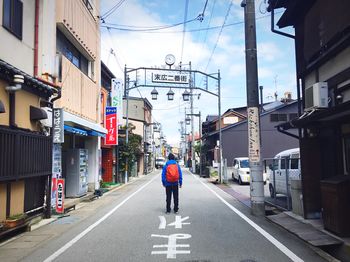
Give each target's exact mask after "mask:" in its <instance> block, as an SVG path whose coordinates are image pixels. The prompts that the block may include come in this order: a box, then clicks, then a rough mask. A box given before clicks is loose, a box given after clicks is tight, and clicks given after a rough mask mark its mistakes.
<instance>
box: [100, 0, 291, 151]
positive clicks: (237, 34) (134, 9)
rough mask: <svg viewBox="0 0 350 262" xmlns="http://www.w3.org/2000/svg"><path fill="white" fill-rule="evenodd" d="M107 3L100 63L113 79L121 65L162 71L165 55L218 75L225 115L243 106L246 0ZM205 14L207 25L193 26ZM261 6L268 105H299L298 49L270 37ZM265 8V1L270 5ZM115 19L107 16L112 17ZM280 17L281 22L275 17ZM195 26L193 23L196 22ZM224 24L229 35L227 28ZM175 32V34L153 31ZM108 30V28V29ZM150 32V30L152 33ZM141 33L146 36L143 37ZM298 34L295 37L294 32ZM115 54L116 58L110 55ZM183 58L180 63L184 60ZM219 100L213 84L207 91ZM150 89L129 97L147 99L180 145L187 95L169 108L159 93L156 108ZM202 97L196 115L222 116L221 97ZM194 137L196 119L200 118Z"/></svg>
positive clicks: (262, 73) (261, 63)
mask: <svg viewBox="0 0 350 262" xmlns="http://www.w3.org/2000/svg"><path fill="white" fill-rule="evenodd" d="M187 2H188V7H187V19H186V21H190V22H188V23H186V26H185V27H186V28H185V31H186V32H185V33H183V30H184V25H183V22H184V21H185V13H186V11H185V10H186V0H124V1H123V0H117V1H112V0H102V1H101V14H102V18H104V21H105V23H102V24H101V25H102V27H101V58H102V60H103V62H104V63H105V64H106V65H107V66H108V67H109V69H110V70H111V71H112V72H113V73H114V74H115V75H116V77H118V78H121V79H123V77H124V72H123V70H124V65H127V67H128V68H138V67H155V66H157V67H161V66H163V65H164V64H165V62H164V58H165V56H166V55H167V54H173V55H174V56H175V57H176V63H175V65H177V64H178V63H179V62H180V61H182V63H183V64H188V63H189V62H190V61H191V64H192V69H193V70H199V71H202V72H205V73H207V74H211V73H217V72H218V70H220V73H221V79H222V80H221V93H222V105H221V108H222V109H221V112H222V113H223V112H225V111H226V110H227V109H229V108H234V107H240V106H246V80H245V53H244V46H245V42H244V24H243V20H244V13H243V8H241V7H240V2H241V0H233V1H232V3H231V2H230V1H229V0H208V1H206V0H187ZM206 2H207V6H206V8H205V12H204V17H203V21H202V22H200V21H199V20H195V18H196V17H198V15H199V14H201V13H202V12H203V10H204V7H205V4H206ZM264 2H265V1H264V0H258V1H255V5H256V18H257V21H256V25H257V45H258V47H257V48H258V72H259V85H262V86H264V95H263V98H264V102H268V101H274V93H275V92H277V94H278V97H279V98H281V97H283V96H284V92H286V91H288V92H292V97H293V98H296V82H295V56H294V41H293V40H292V39H290V38H286V37H283V36H280V35H277V34H274V33H272V32H271V30H270V26H271V25H270V14H269V13H266V11H265V10H266V4H265V3H264ZM266 2H267V1H266ZM114 6H115V7H116V8H115V9H112V11H113V12H109V13H107V12H108V11H110V10H111V8H113V7H114ZM277 17H278V16H277ZM191 20H193V21H191ZM224 23H225V25H226V26H225V27H222V26H223V24H224ZM175 24H180V25H178V26H173V27H169V28H166V29H162V30H154V29H158V28H159V27H166V26H171V25H175ZM106 25H107V26H108V28H106V27H105V26H106ZM149 29H152V30H149ZM140 30H143V31H140ZM292 33H293V32H292ZM111 50H113V52H111ZM181 57H182V59H181ZM208 88H209V89H210V90H212V91H213V92H217V87H216V85H215V84H212V85H211V86H209V87H208ZM151 91H152V89H151V88H146V87H141V88H139V89H135V90H133V91H132V92H131V94H130V95H132V96H138V97H140V96H142V97H146V98H147V99H148V100H149V101H150V102H151V103H152V105H153V119H154V120H153V121H157V122H160V123H161V124H162V128H163V132H164V134H165V135H166V138H167V141H168V142H169V143H170V144H172V145H178V142H179V140H180V133H179V131H178V129H179V128H180V125H179V121H181V120H184V114H185V113H184V111H185V107H187V108H189V104H188V103H185V102H183V101H182V97H181V93H182V92H183V91H184V90H181V91H180V90H174V91H175V99H174V101H167V99H166V93H167V91H168V90H166V89H158V92H159V96H158V100H157V101H154V100H151V95H150V93H151ZM195 93H201V95H200V99H199V100H198V98H197V96H196V97H195V99H194V108H195V109H194V113H198V111H201V114H202V119H205V117H206V115H209V114H210V115H215V114H218V103H217V97H216V96H213V95H208V94H205V93H204V92H199V91H195ZM195 130H196V131H197V130H198V119H197V118H195Z"/></svg>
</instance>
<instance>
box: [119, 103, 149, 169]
mask: <svg viewBox="0 0 350 262" xmlns="http://www.w3.org/2000/svg"><path fill="white" fill-rule="evenodd" d="M128 100H129V102H128V103H129V105H128V119H129V120H128V121H129V124H132V125H133V126H134V127H135V129H134V130H133V133H134V134H137V135H140V136H141V137H142V143H141V147H142V148H141V151H142V153H141V156H140V157H139V159H138V161H137V163H135V164H136V165H137V168H136V170H137V175H141V174H147V173H149V172H150V171H151V170H153V166H154V160H152V159H153V158H152V154H153V151H154V150H153V124H152V108H153V106H152V104H151V103H150V102H149V101H148V100H147V98H139V97H129V98H128ZM126 108H127V101H126V99H125V98H124V102H123V112H125V113H124V118H126ZM124 125H125V123H124Z"/></svg>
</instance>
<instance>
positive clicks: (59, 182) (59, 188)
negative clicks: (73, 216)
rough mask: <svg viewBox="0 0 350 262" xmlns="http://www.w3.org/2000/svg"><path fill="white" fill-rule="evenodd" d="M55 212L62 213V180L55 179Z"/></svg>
mask: <svg viewBox="0 0 350 262" xmlns="http://www.w3.org/2000/svg"><path fill="white" fill-rule="evenodd" d="M56 199H57V200H56V212H57V213H63V212H64V179H63V178H60V179H57V197H56Z"/></svg>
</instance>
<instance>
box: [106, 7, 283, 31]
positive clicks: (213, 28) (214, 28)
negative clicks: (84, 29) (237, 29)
mask: <svg viewBox="0 0 350 262" xmlns="http://www.w3.org/2000/svg"><path fill="white" fill-rule="evenodd" d="M280 13H282V12H276V13H275V14H280ZM267 17H270V15H264V16H260V17H256V18H255V19H256V20H261V19H264V18H267ZM189 21H191V20H189ZM191 22H192V21H191ZM180 24H182V23H180ZM240 24H244V21H238V22H235V23H230V24H225V25H224V26H213V27H208V28H201V29H191V30H186V33H190V32H199V31H206V30H217V29H220V28H226V27H230V26H235V25H240ZM101 27H104V28H109V29H114V30H121V31H128V32H142V33H149V34H152V33H153V34H174V33H183V31H165V32H154V31H157V30H151V31H150V30H143V31H138V30H128V29H126V28H119V27H114V26H106V25H101ZM158 30H162V29H158Z"/></svg>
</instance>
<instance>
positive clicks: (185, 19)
mask: <svg viewBox="0 0 350 262" xmlns="http://www.w3.org/2000/svg"><path fill="white" fill-rule="evenodd" d="M187 13H188V0H186V4H185V15H184V22H183V29H182V45H181V56H180V61H182V57H183V53H184V48H185V36H186V24H187V23H186V21H187ZM197 18H198V17H197Z"/></svg>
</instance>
